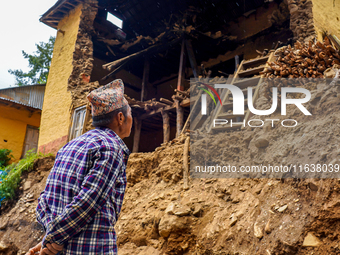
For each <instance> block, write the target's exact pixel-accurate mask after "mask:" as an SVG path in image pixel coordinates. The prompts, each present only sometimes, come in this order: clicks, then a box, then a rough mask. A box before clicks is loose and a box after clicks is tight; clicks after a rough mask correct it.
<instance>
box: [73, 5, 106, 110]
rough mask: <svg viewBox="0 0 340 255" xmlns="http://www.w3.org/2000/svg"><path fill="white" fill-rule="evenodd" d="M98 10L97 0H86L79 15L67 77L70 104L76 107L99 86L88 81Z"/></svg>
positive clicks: (91, 64)
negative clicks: (68, 75)
mask: <svg viewBox="0 0 340 255" xmlns="http://www.w3.org/2000/svg"><path fill="white" fill-rule="evenodd" d="M97 12H98V1H97V0H86V1H85V2H84V4H83V8H82V14H81V16H80V23H79V30H78V34H77V40H76V44H75V49H74V53H73V70H72V73H71V75H70V77H69V79H68V91H70V92H71V96H72V105H73V107H78V106H80V105H84V104H86V103H87V100H86V95H87V94H88V93H89V92H91V91H92V90H93V89H96V88H98V87H99V83H98V82H90V78H91V77H90V76H91V72H92V69H93V61H94V59H93V42H92V35H93V34H94V33H95V31H94V27H93V23H94V19H95V18H96V15H97Z"/></svg>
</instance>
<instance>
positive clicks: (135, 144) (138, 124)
mask: <svg viewBox="0 0 340 255" xmlns="http://www.w3.org/2000/svg"><path fill="white" fill-rule="evenodd" d="M134 122H135V134H134V136H133V148H132V152H138V149H139V141H140V131H141V129H142V120H139V119H138V118H136V117H135V118H134Z"/></svg>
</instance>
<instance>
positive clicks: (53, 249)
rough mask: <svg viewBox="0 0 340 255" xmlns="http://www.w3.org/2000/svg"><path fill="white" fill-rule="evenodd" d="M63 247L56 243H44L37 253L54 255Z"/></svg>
mask: <svg viewBox="0 0 340 255" xmlns="http://www.w3.org/2000/svg"><path fill="white" fill-rule="evenodd" d="M63 249H64V246H62V245H58V244H56V243H52V244H50V243H48V244H46V247H45V248H41V249H40V253H39V255H55V254H57V253H58V252H60V251H62V250H63Z"/></svg>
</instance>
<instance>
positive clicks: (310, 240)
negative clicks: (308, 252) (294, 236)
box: [302, 232, 322, 247]
mask: <svg viewBox="0 0 340 255" xmlns="http://www.w3.org/2000/svg"><path fill="white" fill-rule="evenodd" d="M320 244H322V242H321V241H320V240H319V239H318V238H317V237H316V236H315V235H313V234H312V233H311V232H308V233H307V236H306V237H305V239H304V240H303V244H302V246H304V247H317V246H319V245H320Z"/></svg>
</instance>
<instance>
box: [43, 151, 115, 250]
mask: <svg viewBox="0 0 340 255" xmlns="http://www.w3.org/2000/svg"><path fill="white" fill-rule="evenodd" d="M117 154H118V150H117V149H114V150H112V148H107V147H105V146H102V147H101V148H100V149H99V150H98V151H97V152H96V153H95V156H94V159H95V160H94V164H93V166H92V168H91V169H90V170H89V173H88V174H87V175H86V177H85V178H84V181H83V183H82V189H81V191H80V193H79V194H78V195H77V196H76V197H74V198H73V201H72V202H71V203H70V204H68V205H67V206H66V207H65V210H64V211H63V213H62V214H60V215H58V216H57V217H56V218H55V219H54V220H51V221H50V222H49V223H48V227H47V231H46V235H45V237H44V239H43V246H45V245H46V244H47V243H56V244H59V245H62V244H64V243H65V242H67V241H68V240H69V239H70V238H71V237H73V236H74V235H76V234H77V233H78V232H80V231H81V230H82V229H83V228H84V227H85V226H86V225H87V224H88V223H89V222H91V220H92V219H93V218H94V216H95V215H96V213H97V212H99V211H100V210H101V208H102V207H103V205H104V204H105V203H106V201H107V199H108V196H109V191H110V188H111V187H110V185H109V183H112V182H113V183H114V182H115V180H116V179H117V176H118V174H119V169H120V168H121V165H120V164H119V162H121V161H119V160H118V159H117V157H118V155H117Z"/></svg>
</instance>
